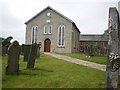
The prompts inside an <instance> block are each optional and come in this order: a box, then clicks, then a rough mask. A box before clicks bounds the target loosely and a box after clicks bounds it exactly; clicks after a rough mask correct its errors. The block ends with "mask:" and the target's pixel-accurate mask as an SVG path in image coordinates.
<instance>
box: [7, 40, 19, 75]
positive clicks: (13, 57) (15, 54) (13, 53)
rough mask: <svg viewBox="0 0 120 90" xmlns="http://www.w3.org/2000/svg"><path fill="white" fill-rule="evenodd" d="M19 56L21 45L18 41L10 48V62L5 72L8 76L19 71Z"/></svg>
mask: <svg viewBox="0 0 120 90" xmlns="http://www.w3.org/2000/svg"><path fill="white" fill-rule="evenodd" d="M19 55H20V46H19V43H18V42H17V41H14V42H13V43H12V44H11V45H10V46H9V48H8V62H7V65H6V70H5V73H6V75H9V74H13V73H14V72H18V71H19Z"/></svg>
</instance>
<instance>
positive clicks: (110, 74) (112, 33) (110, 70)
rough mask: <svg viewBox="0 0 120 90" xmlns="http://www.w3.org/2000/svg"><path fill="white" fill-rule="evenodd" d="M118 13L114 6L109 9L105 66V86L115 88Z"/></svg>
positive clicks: (118, 63)
mask: <svg viewBox="0 0 120 90" xmlns="http://www.w3.org/2000/svg"><path fill="white" fill-rule="evenodd" d="M119 36H120V35H119V15H118V12H117V9H116V8H110V9H109V42H108V59H107V67H106V88H114V89H115V88H117V87H118V86H117V85H118V71H119V67H120V52H119V51H120V46H119V45H120V39H119Z"/></svg>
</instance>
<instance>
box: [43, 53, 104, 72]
mask: <svg viewBox="0 0 120 90" xmlns="http://www.w3.org/2000/svg"><path fill="white" fill-rule="evenodd" d="M44 54H47V55H50V56H52V57H55V58H58V59H62V60H65V61H69V62H72V63H76V64H80V65H83V66H87V67H91V68H95V69H98V70H102V71H106V65H102V64H97V63H93V62H88V61H84V60H80V59H76V58H71V57H68V56H63V55H58V54H55V53H48V52H44Z"/></svg>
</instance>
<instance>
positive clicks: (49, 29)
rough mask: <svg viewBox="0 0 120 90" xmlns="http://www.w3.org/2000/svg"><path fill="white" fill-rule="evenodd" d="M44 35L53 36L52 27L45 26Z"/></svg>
mask: <svg viewBox="0 0 120 90" xmlns="http://www.w3.org/2000/svg"><path fill="white" fill-rule="evenodd" d="M44 34H52V25H50V24H48V25H44Z"/></svg>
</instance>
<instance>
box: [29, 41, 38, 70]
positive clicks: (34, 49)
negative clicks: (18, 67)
mask: <svg viewBox="0 0 120 90" xmlns="http://www.w3.org/2000/svg"><path fill="white" fill-rule="evenodd" d="M37 48H38V45H37V44H36V43H34V44H32V45H31V48H30V53H29V57H28V63H27V69H31V70H32V69H34V64H35V59H36V58H37Z"/></svg>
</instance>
